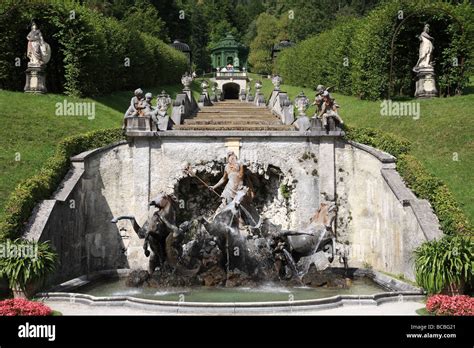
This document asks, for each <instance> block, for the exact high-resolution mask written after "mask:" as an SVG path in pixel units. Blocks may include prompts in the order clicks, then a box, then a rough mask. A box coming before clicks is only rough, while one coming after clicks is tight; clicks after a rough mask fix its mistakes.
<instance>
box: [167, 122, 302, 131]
mask: <svg viewBox="0 0 474 348" xmlns="http://www.w3.org/2000/svg"><path fill="white" fill-rule="evenodd" d="M173 129H176V130H246V131H291V130H295V128H294V127H293V126H287V125H284V124H279V125H249V124H232V125H230V124H195V125H187V124H181V125H175V126H174V128H173Z"/></svg>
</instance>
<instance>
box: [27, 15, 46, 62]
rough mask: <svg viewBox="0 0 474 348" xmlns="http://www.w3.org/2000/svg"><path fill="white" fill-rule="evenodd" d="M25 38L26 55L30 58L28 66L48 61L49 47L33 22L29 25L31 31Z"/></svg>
mask: <svg viewBox="0 0 474 348" xmlns="http://www.w3.org/2000/svg"><path fill="white" fill-rule="evenodd" d="M26 38H27V40H28V46H27V50H26V56H27V57H28V59H29V60H30V62H29V63H28V66H41V65H45V64H46V63H48V62H49V60H50V58H51V47H50V46H49V44H48V43H47V42H46V41H44V39H43V35H42V34H41V31H40V30H39V29H38V27H37V25H36V24H35V23H33V25H32V26H31V31H30V32H29V33H28V36H27V37H26Z"/></svg>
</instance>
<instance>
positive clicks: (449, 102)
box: [0, 75, 474, 223]
mask: <svg viewBox="0 0 474 348" xmlns="http://www.w3.org/2000/svg"><path fill="white" fill-rule="evenodd" d="M251 78H252V81H251V84H252V89H253V85H254V82H255V80H256V79H257V78H258V76H257V75H251ZM199 82H200V81H199V80H197V81H195V82H194V83H193V92H194V94H195V96H197V95H198V90H199ZM262 82H263V89H262V92H263V93H264V94H265V96H266V97H267V98H268V96H269V95H270V93H271V90H272V89H273V86H272V84H271V81H270V80H268V79H263V80H262ZM162 88H163V89H165V90H166V92H167V93H169V94H170V95H171V97H172V98H174V97H175V95H176V92H178V91H179V90H180V89H181V85H173V86H163V87H156V88H151V89H145V91H146V92H148V91H150V92H152V93H153V95H157V94H158V93H160V92H161V89H162ZM282 90H284V91H286V92H288V93H289V95H290V97H291V99H292V100H294V98H295V97H296V96H297V95H298V93H300V92H301V91H302V90H303V91H304V92H305V94H306V96H307V97H308V98H310V99H311V101H312V99H313V97H314V91H313V90H311V89H309V88H300V87H295V86H287V85H282ZM471 90H472V88H471ZM252 93H254V91H252ZM131 94H132V93H131V91H127V92H116V93H113V94H110V95H107V96H103V97H99V98H94V99H75V98H71V97H67V96H63V95H56V94H47V95H30V94H25V93H21V92H9V91H0V104H1V105H2V106H3V108H2V111H1V112H0V120H1V122H2V125H3V127H2V128H1V129H0V214H1V213H2V212H3V206H4V203H5V201H6V198H7V197H8V194H9V193H10V191H11V190H12V189H13V187H14V186H15V185H16V184H17V183H18V182H19V181H20V180H22V179H25V178H27V177H29V176H30V175H31V174H33V173H34V172H35V171H36V170H37V169H39V168H40V167H41V165H42V164H43V162H44V161H45V159H46V158H48V157H49V156H50V155H52V154H53V152H54V148H55V145H56V143H57V142H58V141H59V140H60V139H62V138H64V137H66V136H68V135H73V134H79V133H84V132H87V131H90V130H95V129H101V128H111V127H120V125H121V122H122V117H123V113H124V112H125V110H126V108H127V106H128V104H129V102H130V98H131V96H132V95H131ZM333 96H335V97H336V99H337V102H338V103H339V104H340V105H341V109H340V114H341V116H342V118H343V119H344V120H345V122H346V123H347V124H348V125H353V126H361V127H367V126H369V127H374V128H379V129H382V130H385V131H388V132H391V133H395V134H399V135H401V136H404V137H405V138H407V139H409V140H410V141H411V142H412V144H413V147H412V153H413V154H414V155H415V156H416V157H417V158H419V159H420V160H421V161H422V162H423V164H424V165H425V166H426V168H427V169H428V170H429V171H430V172H431V173H433V174H435V175H436V176H437V177H439V178H441V179H442V180H444V182H445V183H446V184H447V185H448V187H449V188H450V189H451V191H452V192H453V194H454V196H455V197H456V199H457V201H458V202H459V203H461V205H462V209H463V210H464V211H465V213H466V214H467V216H468V218H469V220H470V221H471V223H472V222H474V192H473V187H474V185H472V178H473V175H472V172H471V170H472V168H474V151H473V150H474V141H473V138H472V135H473V134H474V118H473V112H472V110H473V108H474V94H468V95H465V96H460V97H453V98H445V99H439V98H435V99H430V100H415V99H412V100H408V101H416V102H419V105H420V118H419V119H418V120H414V119H413V118H412V117H408V116H404V117H393V116H381V115H380V110H381V108H380V101H378V102H373V101H362V100H359V99H357V98H355V97H349V96H344V95H340V94H337V93H334V94H333ZM64 99H67V100H68V101H72V102H74V101H80V102H82V101H89V102H95V103H96V110H95V112H96V115H95V118H94V119H92V120H89V119H88V118H87V117H86V116H56V115H55V110H56V103H57V102H60V103H62V102H63V101H64ZM313 113H314V107H311V108H309V110H308V115H312V114H313ZM18 154H19V156H20V158H19V160H16V159H18V158H17V157H18ZM455 156H457V158H458V160H457V161H455V160H453V157H455Z"/></svg>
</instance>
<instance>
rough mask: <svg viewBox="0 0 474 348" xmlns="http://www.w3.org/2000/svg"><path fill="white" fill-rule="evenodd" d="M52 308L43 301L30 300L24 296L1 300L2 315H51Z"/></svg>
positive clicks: (0, 310) (0, 311)
mask: <svg viewBox="0 0 474 348" xmlns="http://www.w3.org/2000/svg"><path fill="white" fill-rule="evenodd" d="M51 312H52V311H51V308H49V307H48V306H46V305H44V304H43V303H41V302H34V301H28V300H26V299H23V298H14V299H11V300H4V301H0V316H1V315H6V316H16V315H38V316H46V315H51Z"/></svg>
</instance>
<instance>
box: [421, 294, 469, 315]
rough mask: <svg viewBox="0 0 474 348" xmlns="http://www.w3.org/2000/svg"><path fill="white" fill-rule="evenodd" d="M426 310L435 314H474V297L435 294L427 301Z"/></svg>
mask: <svg viewBox="0 0 474 348" xmlns="http://www.w3.org/2000/svg"><path fill="white" fill-rule="evenodd" d="M426 310H427V311H428V312H430V313H434V314H435V315H456V316H459V315H469V316H473V315H474V298H472V297H470V296H466V295H457V296H447V295H434V296H430V297H429V298H428V300H427V301H426Z"/></svg>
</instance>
